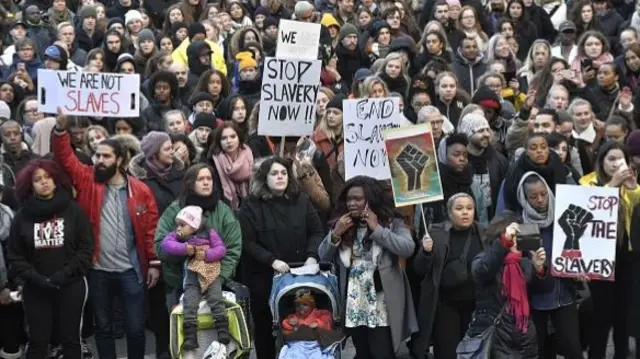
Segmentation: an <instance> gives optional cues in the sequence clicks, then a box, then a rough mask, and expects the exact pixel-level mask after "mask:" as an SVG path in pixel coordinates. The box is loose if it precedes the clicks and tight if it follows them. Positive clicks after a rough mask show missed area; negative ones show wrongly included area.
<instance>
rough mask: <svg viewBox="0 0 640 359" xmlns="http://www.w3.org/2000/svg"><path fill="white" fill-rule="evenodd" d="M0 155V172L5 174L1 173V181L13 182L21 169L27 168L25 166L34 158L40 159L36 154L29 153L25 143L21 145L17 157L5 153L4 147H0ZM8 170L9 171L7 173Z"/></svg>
mask: <svg viewBox="0 0 640 359" xmlns="http://www.w3.org/2000/svg"><path fill="white" fill-rule="evenodd" d="M0 155H1V156H2V162H3V166H2V170H3V172H5V170H7V171H6V172H7V173H6V174H5V173H3V180H8V179H10V178H12V179H13V181H15V176H16V175H17V174H18V172H20V170H21V169H23V168H24V167H26V166H27V164H28V163H29V162H30V161H31V160H33V159H36V158H40V156H38V155H37V154H35V153H33V152H31V150H30V149H29V146H28V145H27V144H26V143H24V142H23V143H22V151H20V155H19V156H14V155H13V154H11V153H9V152H7V151H6V150H5V148H4V145H2V146H0ZM8 170H10V171H8Z"/></svg>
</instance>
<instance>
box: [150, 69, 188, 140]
mask: <svg viewBox="0 0 640 359" xmlns="http://www.w3.org/2000/svg"><path fill="white" fill-rule="evenodd" d="M156 82H157V78H155V77H153V76H152V77H151V78H150V79H149V88H150V89H153V88H155V87H156ZM169 85H170V86H171V94H172V95H173V98H172V101H171V103H170V104H169V105H163V104H161V103H159V102H158V101H157V100H156V99H155V98H153V97H150V98H149V107H147V108H146V109H144V111H142V113H140V118H141V119H142V120H143V122H144V123H145V127H146V128H145V131H144V132H145V133H146V132H148V131H161V132H164V128H165V122H164V117H163V116H164V114H165V113H166V112H167V111H170V110H181V111H183V112H184V113H185V114H188V113H189V110H188V109H187V108H185V107H183V106H182V102H181V101H180V97H179V96H178V94H179V93H180V90H179V88H178V81H177V80H175V81H171V82H170V84H169Z"/></svg>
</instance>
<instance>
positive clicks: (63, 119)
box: [56, 107, 67, 131]
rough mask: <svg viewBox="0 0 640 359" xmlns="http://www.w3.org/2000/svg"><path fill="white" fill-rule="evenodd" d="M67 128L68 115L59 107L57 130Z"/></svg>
mask: <svg viewBox="0 0 640 359" xmlns="http://www.w3.org/2000/svg"><path fill="white" fill-rule="evenodd" d="M66 129H67V115H65V114H64V112H62V108H61V107H58V117H57V118H56V130H58V131H64V130H66Z"/></svg>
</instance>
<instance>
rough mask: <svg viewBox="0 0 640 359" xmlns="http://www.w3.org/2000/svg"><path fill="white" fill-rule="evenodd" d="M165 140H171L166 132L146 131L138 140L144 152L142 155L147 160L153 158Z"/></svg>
mask: <svg viewBox="0 0 640 359" xmlns="http://www.w3.org/2000/svg"><path fill="white" fill-rule="evenodd" d="M167 141H171V137H169V134H167V133H166V132H160V131H151V132H149V133H147V134H146V135H145V136H144V137H143V138H142V141H140V148H141V149H142V153H144V157H145V158H146V159H147V160H151V159H153V158H155V157H156V155H157V154H158V151H160V148H161V147H162V145H163V144H164V143H165V142H167Z"/></svg>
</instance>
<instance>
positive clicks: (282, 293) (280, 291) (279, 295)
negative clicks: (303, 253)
mask: <svg viewBox="0 0 640 359" xmlns="http://www.w3.org/2000/svg"><path fill="white" fill-rule="evenodd" d="M289 267H290V268H291V271H290V272H289V273H285V274H276V275H275V276H274V277H273V286H272V288H271V294H270V296H269V307H270V309H271V313H272V315H273V333H274V336H275V338H276V352H280V351H281V350H283V347H284V346H285V344H286V343H285V337H284V333H283V328H282V325H281V323H282V321H283V320H284V319H285V318H286V317H287V316H289V315H290V314H293V313H294V312H295V308H294V304H293V303H294V295H295V293H296V292H297V291H299V290H300V289H306V290H308V291H309V292H311V293H312V294H313V296H314V297H315V301H316V307H315V308H316V309H321V310H322V309H324V310H327V311H329V312H330V313H331V318H332V319H333V328H332V329H334V330H335V329H339V328H340V325H341V321H340V313H341V311H340V302H339V289H338V279H337V277H336V275H335V273H334V268H333V264H331V263H320V264H318V265H315V266H304V264H303V263H290V264H289ZM341 337H342V338H344V337H343V336H341ZM341 341H342V339H340V340H338V341H336V342H335V343H333V344H332V345H331V346H330V347H331V351H334V354H333V356H334V357H335V358H337V359H339V358H340V351H341V345H340V343H341ZM280 354H282V353H280ZM282 357H283V356H282V355H280V356H279V358H282Z"/></svg>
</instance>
